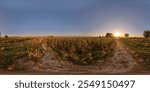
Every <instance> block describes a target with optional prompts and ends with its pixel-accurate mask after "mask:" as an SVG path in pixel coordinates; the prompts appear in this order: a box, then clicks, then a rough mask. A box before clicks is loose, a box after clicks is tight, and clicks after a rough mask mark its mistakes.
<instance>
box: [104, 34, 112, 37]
mask: <svg viewBox="0 0 150 92" xmlns="http://www.w3.org/2000/svg"><path fill="white" fill-rule="evenodd" d="M105 37H114V35H113V33H106V36H105Z"/></svg>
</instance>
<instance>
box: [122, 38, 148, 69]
mask: <svg viewBox="0 0 150 92" xmlns="http://www.w3.org/2000/svg"><path fill="white" fill-rule="evenodd" d="M121 40H122V42H123V43H124V44H125V45H126V46H128V47H129V48H130V49H131V50H132V53H133V54H134V56H135V57H139V58H142V60H143V61H142V63H144V64H145V66H146V67H147V68H149V69H150V39H149V38H125V39H121Z"/></svg>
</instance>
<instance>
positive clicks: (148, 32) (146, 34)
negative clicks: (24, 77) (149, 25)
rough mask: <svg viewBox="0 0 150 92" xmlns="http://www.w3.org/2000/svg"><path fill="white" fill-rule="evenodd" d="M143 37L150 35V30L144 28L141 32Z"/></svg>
mask: <svg viewBox="0 0 150 92" xmlns="http://www.w3.org/2000/svg"><path fill="white" fill-rule="evenodd" d="M143 35H144V37H145V38H149V37H150V30H149V29H148V30H145V31H144V33H143Z"/></svg>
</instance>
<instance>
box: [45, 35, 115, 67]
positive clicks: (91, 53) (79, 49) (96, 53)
mask: <svg viewBox="0 0 150 92" xmlns="http://www.w3.org/2000/svg"><path fill="white" fill-rule="evenodd" d="M47 44H48V47H50V48H51V49H52V50H53V51H54V52H56V54H57V56H58V58H59V59H61V60H67V61H72V62H73V63H75V64H84V65H86V64H95V63H97V62H98V61H100V60H102V59H105V58H106V57H108V56H109V55H111V54H112V53H113V48H114V39H111V38H98V37H95V38H94V37H91V38H90V37H88V38H49V39H48V40H47Z"/></svg>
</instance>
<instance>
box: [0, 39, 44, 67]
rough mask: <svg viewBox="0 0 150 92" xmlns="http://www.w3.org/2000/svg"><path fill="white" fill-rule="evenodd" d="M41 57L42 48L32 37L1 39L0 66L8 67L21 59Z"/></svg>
mask: <svg viewBox="0 0 150 92" xmlns="http://www.w3.org/2000/svg"><path fill="white" fill-rule="evenodd" d="M40 57H42V49H41V48H40V46H39V45H38V44H37V43H33V42H32V40H31V39H30V38H7V39H6V38H1V39H0V68H8V67H9V66H10V65H11V64H13V63H14V62H15V61H17V60H19V59H22V60H23V59H24V61H26V62H27V61H29V60H34V61H38V59H39V58H40Z"/></svg>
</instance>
